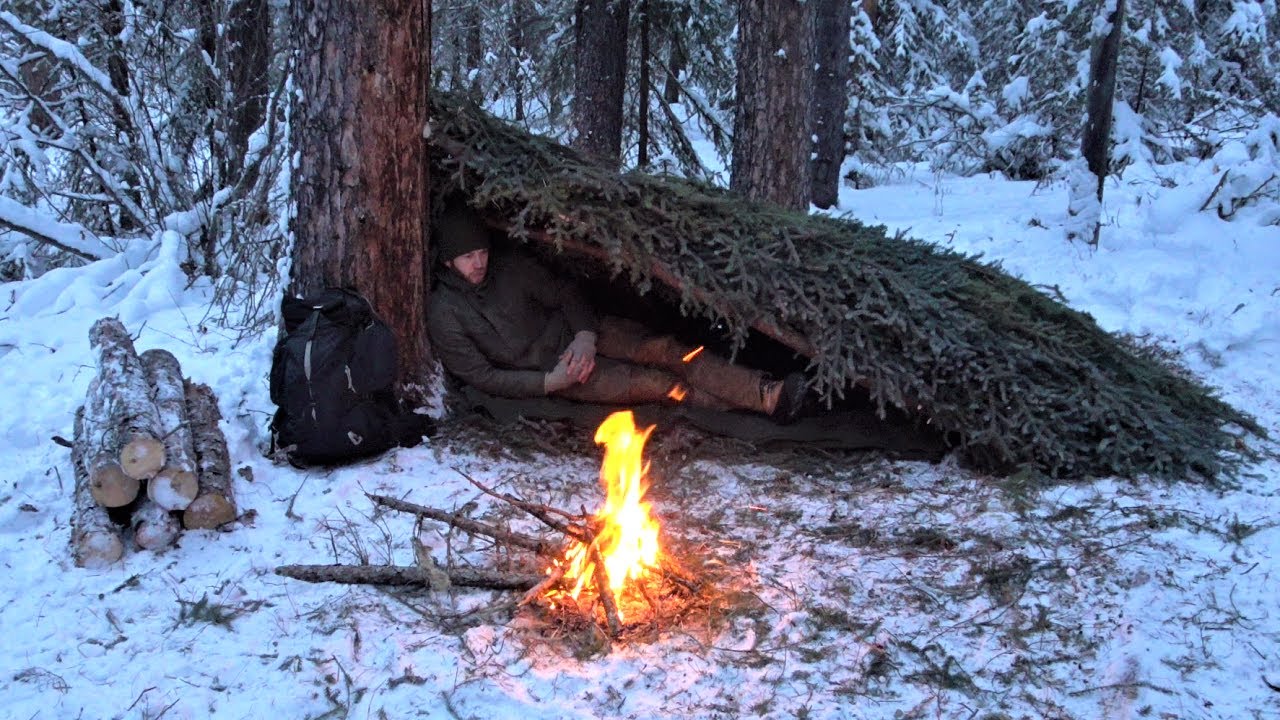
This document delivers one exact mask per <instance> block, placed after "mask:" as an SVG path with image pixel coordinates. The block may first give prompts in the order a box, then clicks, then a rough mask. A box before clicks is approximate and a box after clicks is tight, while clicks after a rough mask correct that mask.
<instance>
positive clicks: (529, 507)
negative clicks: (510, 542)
mask: <svg viewBox="0 0 1280 720" xmlns="http://www.w3.org/2000/svg"><path fill="white" fill-rule="evenodd" d="M454 470H455V471H456V472H457V473H458V474H459V475H461V476H462V477H464V478H466V479H467V481H468V482H470V483H471V484H472V485H475V486H476V487H477V488H480V491H481V492H483V493H484V494H486V495H489V496H492V497H495V498H497V499H499V500H502V501H503V502H506V503H510V504H512V505H514V506H516V507H518V508H520V509H521V510H523V511H525V512H527V513H529V514H530V515H532V516H534V517H535V518H537V519H539V520H541V521H542V522H543V524H544V525H546V526H547V527H549V528H551V529H552V530H555V531H556V532H561V533H564V534H565V535H568V536H569V537H571V538H573V539H574V540H577V541H578V542H581V543H584V544H585V543H589V542H591V537H590V535H591V533H590V531H589V530H585V529H584V528H582V527H579V526H575V525H569V524H568V523H565V522H562V521H560V520H557V519H556V518H554V517H552V515H553V514H560V515H564V516H565V517H566V518H569V519H571V520H575V519H576V518H574V517H573V516H572V515H569V514H568V513H565V512H564V511H562V510H556V509H555V508H551V507H547V506H546V505H538V504H536V503H531V502H528V501H527V500H521V499H520V498H518V497H516V496H514V495H511V494H509V493H499V492H497V491H496V490H493V489H491V488H489V487H488V486H486V485H485V484H483V483H481V482H480V481H479V480H476V479H475V478H473V477H471V476H470V475H468V474H466V473H465V472H463V471H461V470H458V469H457V468H454Z"/></svg>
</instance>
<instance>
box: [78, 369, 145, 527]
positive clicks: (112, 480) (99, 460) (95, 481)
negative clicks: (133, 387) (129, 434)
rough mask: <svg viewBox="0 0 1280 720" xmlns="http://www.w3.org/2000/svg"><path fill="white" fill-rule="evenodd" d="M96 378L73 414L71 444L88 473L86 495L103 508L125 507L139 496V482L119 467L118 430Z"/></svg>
mask: <svg viewBox="0 0 1280 720" xmlns="http://www.w3.org/2000/svg"><path fill="white" fill-rule="evenodd" d="M101 385H102V383H101V381H100V379H99V378H94V379H93V380H91V381H90V382H89V392H88V394H87V395H86V396H85V404H84V406H83V407H82V408H80V411H79V412H78V413H77V415H76V422H77V423H78V425H77V430H76V436H75V441H74V445H75V446H76V447H77V448H78V452H79V453H80V457H81V462H82V463H83V464H84V466H85V471H86V473H87V474H88V479H87V481H86V483H87V485H88V491H89V494H90V495H91V496H92V497H93V499H94V501H95V502H97V503H98V504H99V505H101V506H102V507H105V508H115V507H124V506H126V505H128V504H129V503H131V502H133V500H134V498H136V497H137V496H138V489H139V484H138V479H137V478H135V477H130V476H129V475H127V474H126V473H125V471H124V469H123V468H121V467H120V456H119V453H117V452H116V448H115V443H116V438H117V436H118V432H117V430H118V428H117V427H116V426H115V425H114V423H113V421H112V418H111V413H110V412H109V411H108V410H107V402H108V401H109V399H108V397H107V394H106V392H105V389H104V388H102V387H101Z"/></svg>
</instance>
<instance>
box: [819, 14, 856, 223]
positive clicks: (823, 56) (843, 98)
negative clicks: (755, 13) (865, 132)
mask: <svg viewBox="0 0 1280 720" xmlns="http://www.w3.org/2000/svg"><path fill="white" fill-rule="evenodd" d="M814 13H815V18H814V53H815V55H816V57H817V63H816V68H815V70H814V73H815V77H814V84H813V105H812V106H811V107H812V108H813V135H814V138H815V140H814V143H813V160H812V162H811V164H810V171H811V177H812V188H811V190H810V192H811V194H812V197H813V204H814V205H817V206H818V207H820V208H829V207H833V206H834V205H835V204H836V203H837V202H839V197H840V165H841V164H842V163H843V162H844V156H845V143H844V114H845V110H846V109H847V108H848V106H849V83H850V81H851V79H852V77H851V76H852V74H853V73H852V67H851V66H850V64H849V52H850V48H849V23H850V22H851V21H852V19H853V5H852V3H850V2H849V0H815V1H814Z"/></svg>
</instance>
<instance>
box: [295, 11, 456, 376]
mask: <svg viewBox="0 0 1280 720" xmlns="http://www.w3.org/2000/svg"><path fill="white" fill-rule="evenodd" d="M291 12H292V17H293V24H292V32H293V34H294V38H295V41H296V43H297V45H296V50H295V52H296V56H295V67H296V68H297V70H296V76H297V88H298V97H299V98H300V99H301V100H303V101H302V102H298V103H296V105H295V108H294V112H293V126H292V127H293V145H294V150H295V153H296V157H297V158H298V165H297V168H296V169H295V170H294V174H293V183H294V192H293V194H294V197H295V198H296V202H297V217H296V218H295V219H294V221H293V230H294V238H295V239H294V251H293V274H292V277H291V283H290V288H289V289H290V291H291V292H293V293H297V294H306V293H308V292H313V291H316V290H319V289H321V288H323V287H325V286H328V285H342V286H347V287H352V288H354V289H356V290H357V291H359V292H361V293H362V294H364V295H365V296H366V297H368V298H369V300H370V302H371V303H372V305H373V307H374V310H375V311H377V312H378V314H379V315H381V316H382V317H383V318H384V319H385V320H386V321H387V323H388V324H389V325H390V326H391V327H392V329H393V330H394V331H395V333H396V337H397V340H398V342H399V355H400V357H399V361H400V375H401V381H402V385H419V384H421V383H422V381H423V380H424V379H425V377H426V376H427V373H428V368H429V366H428V364H427V360H428V358H429V348H428V345H427V340H426V320H425V319H426V302H425V298H426V289H427V284H426V272H427V270H428V268H427V260H426V258H427V253H426V250H427V217H428V187H427V158H426V148H425V144H424V143H423V141H422V128H423V127H424V125H425V124H426V122H427V88H428V78H429V77H430V74H429V72H430V57H429V52H430V49H429V42H430V37H431V35H430V15H429V13H428V11H427V9H426V6H425V4H424V3H422V2H421V0H377V1H376V2H372V3H370V2H364V1H363V0H293V1H292V5H291Z"/></svg>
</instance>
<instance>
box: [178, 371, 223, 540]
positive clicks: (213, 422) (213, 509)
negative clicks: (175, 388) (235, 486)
mask: <svg viewBox="0 0 1280 720" xmlns="http://www.w3.org/2000/svg"><path fill="white" fill-rule="evenodd" d="M186 396H187V417H188V418H189V419H190V421H191V445H192V447H193V449H194V450H195V456H196V475H197V477H198V478H199V480H200V492H199V494H198V495H196V499H195V500H192V501H191V504H190V505H188V506H187V509H186V510H185V511H183V513H182V524H183V526H184V527H186V528H187V529H188V530H195V529H212V528H216V527H218V526H220V525H225V524H226V523H229V522H231V521H232V520H235V519H236V503H235V495H234V494H233V493H232V489H231V456H230V455H229V454H228V453H227V439H226V437H224V436H223V434H222V430H221V429H219V428H218V421H219V420H221V419H222V414H221V413H219V412H218V401H217V398H215V397H214V395H213V390H211V389H210V388H209V386H208V385H204V384H202V383H192V382H187V383H186Z"/></svg>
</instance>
